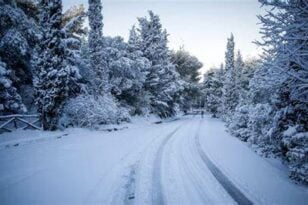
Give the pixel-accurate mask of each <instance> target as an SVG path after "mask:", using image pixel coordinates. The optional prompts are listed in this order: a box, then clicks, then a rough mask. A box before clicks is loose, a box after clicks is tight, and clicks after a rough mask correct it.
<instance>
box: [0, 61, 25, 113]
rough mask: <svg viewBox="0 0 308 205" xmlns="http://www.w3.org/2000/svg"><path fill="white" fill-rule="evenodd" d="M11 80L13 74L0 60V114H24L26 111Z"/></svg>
mask: <svg viewBox="0 0 308 205" xmlns="http://www.w3.org/2000/svg"><path fill="white" fill-rule="evenodd" d="M11 78H12V77H11V72H10V71H9V70H8V69H7V67H6V64H5V63H4V62H2V61H1V59H0V114H10V113H22V112H25V111H26V108H25V106H24V104H23V103H22V101H21V97H20V95H19V94H18V93H17V89H16V88H15V87H14V86H13V82H12V80H11Z"/></svg>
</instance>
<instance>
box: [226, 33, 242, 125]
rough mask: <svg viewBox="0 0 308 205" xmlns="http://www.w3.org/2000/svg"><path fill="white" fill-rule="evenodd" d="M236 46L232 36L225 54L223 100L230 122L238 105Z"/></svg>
mask: <svg viewBox="0 0 308 205" xmlns="http://www.w3.org/2000/svg"><path fill="white" fill-rule="evenodd" d="M234 45H235V43H234V37H233V34H231V36H230V38H228V42H227V51H226V53H225V77H224V86H223V99H222V101H223V110H224V119H225V120H228V118H229V117H230V116H231V114H232V112H233V111H234V110H235V107H236V105H237V103H238V95H237V94H238V93H237V89H236V70H235V59H234Z"/></svg>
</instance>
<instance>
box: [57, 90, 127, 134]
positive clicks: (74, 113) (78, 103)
mask: <svg viewBox="0 0 308 205" xmlns="http://www.w3.org/2000/svg"><path fill="white" fill-rule="evenodd" d="M63 113H64V114H63V117H62V118H61V119H60V125H61V126H62V127H69V126H73V127H90V128H98V126H99V125H104V124H119V123H121V122H125V121H129V119H130V116H129V114H128V111H127V110H125V108H120V107H119V106H118V105H117V103H116V102H115V100H114V99H113V97H111V96H98V97H97V98H96V99H95V98H94V97H93V96H92V95H80V96H78V97H76V98H73V99H70V100H69V101H68V102H67V104H66V105H65V107H64V111H63Z"/></svg>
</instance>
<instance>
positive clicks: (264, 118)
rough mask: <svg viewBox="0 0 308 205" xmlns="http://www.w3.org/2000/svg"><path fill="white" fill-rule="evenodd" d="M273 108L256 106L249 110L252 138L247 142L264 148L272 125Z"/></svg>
mask: <svg viewBox="0 0 308 205" xmlns="http://www.w3.org/2000/svg"><path fill="white" fill-rule="evenodd" d="M271 112H272V107H271V106H270V105H269V104H267V103H265V104H256V105H255V106H254V107H251V108H250V110H249V121H248V128H249V130H250V137H249V139H248V140H247V141H248V142H249V143H250V144H253V145H258V146H260V147H262V146H263V145H264V143H265V141H266V139H267V136H268V135H267V133H268V130H269V128H270V125H271V118H270V115H271Z"/></svg>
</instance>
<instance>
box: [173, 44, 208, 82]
mask: <svg viewBox="0 0 308 205" xmlns="http://www.w3.org/2000/svg"><path fill="white" fill-rule="evenodd" d="M171 61H172V63H173V64H175V67H176V70H177V72H178V73H179V74H180V77H181V78H182V79H183V80H185V81H186V82H191V83H198V82H199V81H200V73H199V70H200V69H201V68H202V66H203V64H202V63H201V62H200V61H199V60H198V59H197V58H196V57H195V56H192V55H191V54H190V53H189V52H188V51H186V50H184V47H183V46H182V47H181V48H180V50H178V51H176V52H172V53H171Z"/></svg>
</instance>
